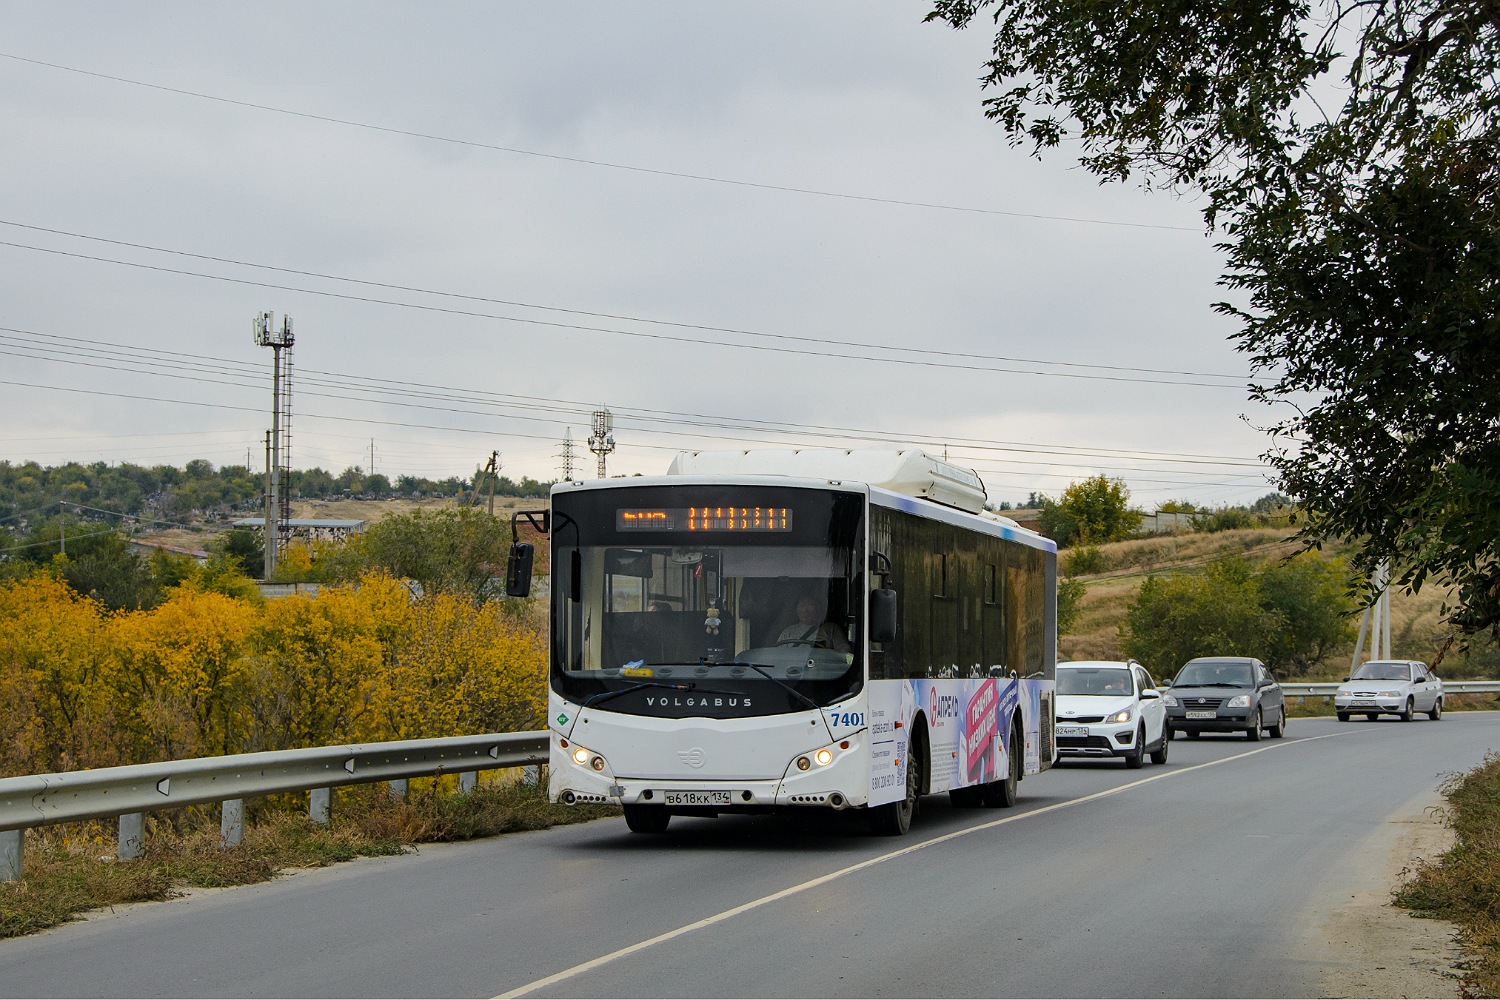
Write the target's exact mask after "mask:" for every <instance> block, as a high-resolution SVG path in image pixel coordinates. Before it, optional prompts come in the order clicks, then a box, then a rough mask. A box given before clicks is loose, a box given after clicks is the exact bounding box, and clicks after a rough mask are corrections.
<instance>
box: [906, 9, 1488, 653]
mask: <svg viewBox="0 0 1500 1000" xmlns="http://www.w3.org/2000/svg"><path fill="white" fill-rule="evenodd" d="M981 10H990V11H992V13H993V17H994V22H995V25H996V27H997V31H996V34H995V36H994V46H993V57H992V58H991V59H990V61H989V62H988V64H987V65H986V67H985V72H984V76H983V81H984V85H985V86H986V87H987V88H989V91H990V96H988V97H987V98H986V99H985V101H984V105H985V113H986V114H987V115H988V116H989V117H991V118H992V119H994V120H995V121H997V122H998V123H1000V124H1001V126H1003V127H1004V129H1005V130H1006V132H1007V133H1008V135H1009V136H1010V138H1011V140H1012V141H1013V142H1015V143H1020V144H1025V145H1029V146H1031V148H1032V149H1033V150H1034V151H1035V152H1036V153H1037V154H1039V155H1040V154H1041V153H1042V152H1044V151H1046V150H1049V149H1053V148H1056V147H1059V146H1061V145H1063V144H1064V143H1066V144H1067V145H1068V146H1069V147H1070V148H1075V149H1077V150H1078V151H1079V157H1080V162H1081V163H1082V164H1083V166H1084V167H1085V168H1086V169H1088V170H1090V171H1092V172H1094V173H1095V174H1097V175H1098V176H1099V177H1100V178H1101V179H1103V180H1114V181H1119V180H1125V179H1127V178H1130V177H1138V178H1140V179H1141V180H1142V181H1143V182H1144V183H1145V184H1146V185H1148V186H1158V187H1165V188H1170V189H1173V190H1178V191H1185V192H1194V193H1199V194H1201V195H1202V196H1203V205H1204V209H1203V211H1204V217H1205V222H1206V223H1207V225H1208V226H1209V227H1210V229H1211V230H1215V229H1216V230H1217V231H1218V233H1219V234H1220V235H1221V236H1222V238H1223V244H1222V245H1223V249H1224V250H1225V252H1226V254H1227V268H1226V272H1225V274H1224V276H1223V277H1222V279H1221V280H1222V283H1223V284H1224V285H1226V286H1227V287H1229V288H1231V289H1234V290H1236V291H1238V292H1240V293H1242V296H1241V303H1240V304H1238V305H1231V304H1228V303H1220V304H1219V306H1218V307H1217V308H1218V309H1219V310H1220V311H1221V312H1223V313H1225V314H1227V315H1230V316H1232V317H1235V318H1237V319H1238V320H1239V321H1240V322H1241V329H1240V330H1239V332H1238V333H1237V334H1236V340H1237V345H1238V347H1239V349H1240V350H1242V351H1244V352H1245V353H1247V354H1248V355H1249V357H1250V359H1251V364H1252V367H1253V369H1254V371H1255V372H1256V373H1257V375H1258V376H1259V379H1258V381H1256V382H1255V383H1254V384H1253V385H1252V387H1251V393H1252V396H1253V397H1255V398H1258V399H1261V400H1265V401H1277V400H1284V399H1289V400H1291V401H1293V402H1295V403H1296V404H1297V405H1296V406H1295V407H1290V408H1289V410H1291V412H1292V414H1293V415H1292V416H1290V417H1287V418H1286V419H1283V420H1280V421H1279V422H1277V423H1275V424H1274V425H1273V426H1272V427H1271V430H1272V432H1273V433H1274V434H1275V435H1276V439H1277V441H1278V446H1277V447H1276V448H1274V449H1273V451H1272V452H1271V453H1270V455H1269V456H1268V457H1269V459H1270V461H1271V462H1272V463H1273V464H1274V466H1275V467H1276V469H1277V471H1278V475H1279V480H1280V486H1281V488H1282V489H1284V490H1285V491H1286V492H1287V493H1288V494H1290V495H1293V496H1296V497H1298V498H1299V499H1300V501H1301V503H1302V505H1303V507H1304V510H1305V512H1306V520H1305V521H1304V528H1303V537H1304V539H1306V540H1307V541H1308V542H1309V544H1313V543H1315V542H1316V541H1317V540H1318V539H1320V538H1324V537H1329V536H1342V537H1352V538H1357V539H1361V540H1362V541H1363V542H1364V545H1363V548H1362V550H1361V551H1360V552H1359V554H1358V555H1357V557H1356V565H1357V567H1359V568H1361V569H1362V570H1364V571H1366V572H1368V571H1369V570H1370V569H1371V568H1372V567H1373V566H1374V565H1375V564H1376V563H1378V562H1379V561H1382V560H1387V559H1388V560H1390V561H1391V562H1392V564H1393V565H1395V566H1397V567H1399V581H1400V582H1401V583H1402V584H1404V585H1406V586H1408V587H1411V588H1413V589H1417V588H1420V587H1421V585H1422V584H1423V582H1424V581H1425V580H1427V579H1428V578H1429V577H1436V578H1438V579H1440V580H1442V581H1444V582H1448V583H1451V584H1453V585H1455V586H1456V587H1457V593H1458V605H1457V607H1456V608H1454V609H1453V610H1452V614H1451V615H1450V619H1449V620H1450V621H1451V622H1452V623H1453V624H1454V625H1455V626H1456V627H1458V628H1459V629H1460V630H1462V631H1465V632H1469V633H1473V632H1478V631H1482V630H1486V629H1489V630H1491V631H1494V632H1497V633H1500V393H1496V392H1495V391H1494V389H1493V384H1492V380H1493V373H1494V372H1495V371H1496V369H1497V367H1500V364H1497V363H1500V87H1497V85H1496V82H1495V81H1496V69H1497V66H1500V14H1497V13H1496V9H1495V7H1494V5H1493V4H1491V3H1487V2H1480V0H1464V2H1457V3H1440V2H1437V0H1411V2H1406V3H1392V2H1374V3H1370V2H1362V0H1324V2H1322V3H1319V4H1317V5H1313V4H1311V3H1308V2H1303V0H1295V2H1294V0H1269V2H1266V3H1256V4H1203V3H1190V2H1186V0H1140V2H1133V3H1128V4H1126V3H1090V4H1058V3H1051V2H1043V0H937V2H936V5H935V9H934V10H933V11H932V13H931V14H929V15H928V17H929V19H931V20H941V21H946V22H948V23H949V24H951V25H953V26H954V27H960V28H961V27H964V26H966V25H968V24H969V23H971V22H972V21H973V19H974V18H975V16H976V15H977V14H978V13H979V12H980V11H981Z"/></svg>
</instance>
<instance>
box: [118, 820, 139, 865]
mask: <svg viewBox="0 0 1500 1000" xmlns="http://www.w3.org/2000/svg"><path fill="white" fill-rule="evenodd" d="M145 818H146V817H145V815H144V814H142V813H125V814H124V815H123V816H121V817H120V846H119V847H118V848H117V849H116V850H115V860H117V861H134V860H135V859H136V858H139V857H140V856H141V855H142V854H145V853H146V832H145Z"/></svg>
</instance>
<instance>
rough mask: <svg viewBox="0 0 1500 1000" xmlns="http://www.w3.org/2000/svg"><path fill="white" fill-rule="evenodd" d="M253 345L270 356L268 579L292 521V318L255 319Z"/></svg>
mask: <svg viewBox="0 0 1500 1000" xmlns="http://www.w3.org/2000/svg"><path fill="white" fill-rule="evenodd" d="M254 327H255V343H256V345H257V346H260V347H269V348H270V349H271V353H272V377H271V430H270V432H269V433H268V434H267V435H266V518H265V528H266V531H265V542H266V561H265V575H266V576H267V577H269V576H270V575H271V573H272V571H273V570H275V569H276V564H277V563H278V562H280V560H281V556H282V555H283V554H284V553H285V552H286V543H287V539H288V537H289V535H290V531H289V529H290V525H289V524H288V522H289V521H290V520H291V518H292V491H291V488H290V487H291V469H292V344H293V342H294V339H295V338H293V336H292V318H291V317H290V316H282V317H281V329H280V330H277V329H276V314H275V313H270V312H264V313H261V314H260V315H259V316H257V317H255V322H254Z"/></svg>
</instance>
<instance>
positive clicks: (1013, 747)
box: [984, 730, 1021, 809]
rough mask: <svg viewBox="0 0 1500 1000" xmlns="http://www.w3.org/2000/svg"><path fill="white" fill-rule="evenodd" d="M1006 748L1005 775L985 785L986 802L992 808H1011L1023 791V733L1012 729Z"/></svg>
mask: <svg viewBox="0 0 1500 1000" xmlns="http://www.w3.org/2000/svg"><path fill="white" fill-rule="evenodd" d="M1006 742H1007V746H1006V748H1005V777H1004V778H1002V779H1000V780H999V781H992V782H990V783H989V784H987V785H985V786H984V804H985V805H987V806H989V807H990V808H991V809H1009V808H1010V807H1011V806H1013V805H1015V804H1016V799H1017V798H1019V797H1020V793H1021V787H1020V786H1021V754H1020V752H1019V750H1020V746H1021V734H1020V732H1018V731H1017V730H1011V734H1010V739H1009V740H1008V741H1006Z"/></svg>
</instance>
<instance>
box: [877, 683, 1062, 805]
mask: <svg viewBox="0 0 1500 1000" xmlns="http://www.w3.org/2000/svg"><path fill="white" fill-rule="evenodd" d="M1045 684H1046V682H1045V681H1042V680H1019V679H1016V678H1010V677H968V678H958V677H954V678H923V677H918V678H909V679H904V680H876V681H871V682H870V693H869V699H870V700H869V711H870V742H871V756H870V804H871V805H880V804H881V803H885V802H894V801H896V800H898V799H900V798H901V797H902V795H903V794H905V789H906V765H907V749H908V743H909V739H910V735H911V732H912V727H913V724H914V722H915V720H916V719H917V716H918V714H920V715H921V716H922V717H923V720H924V721H925V723H926V726H927V741H928V747H929V753H930V758H931V759H930V763H929V766H930V768H931V773H930V775H929V790H930V791H932V792H944V791H947V790H948V789H950V788H960V787H963V786H966V785H976V784H982V783H984V782H990V781H998V780H1000V778H1001V777H1002V776H1003V775H1004V773H1005V772H1004V769H1005V760H1006V754H1007V748H1006V745H1005V741H1006V740H1008V739H1009V738H1010V734H1011V725H1012V719H1013V718H1014V717H1015V714H1016V713H1017V712H1018V711H1019V712H1020V717H1021V739H1022V740H1023V741H1024V742H1023V748H1022V761H1023V768H1024V772H1025V773H1027V774H1035V773H1036V772H1037V771H1038V770H1040V766H1041V764H1040V756H1039V753H1038V747H1039V746H1040V743H1041V739H1040V737H1041V733H1040V730H1039V725H1040V716H1041V711H1040V705H1041V699H1042V693H1043V690H1042V689H1043V686H1044V685H1045Z"/></svg>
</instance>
